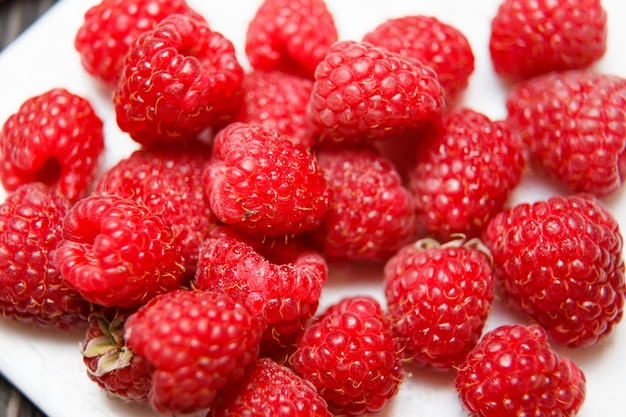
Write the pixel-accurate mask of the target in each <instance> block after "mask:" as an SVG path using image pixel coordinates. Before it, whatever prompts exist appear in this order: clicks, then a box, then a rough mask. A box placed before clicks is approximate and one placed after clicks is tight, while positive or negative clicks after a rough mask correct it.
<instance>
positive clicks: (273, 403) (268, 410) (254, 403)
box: [206, 358, 332, 417]
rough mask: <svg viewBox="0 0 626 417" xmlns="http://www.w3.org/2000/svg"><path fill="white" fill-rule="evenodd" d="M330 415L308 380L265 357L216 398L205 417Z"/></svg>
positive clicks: (321, 416)
mask: <svg viewBox="0 0 626 417" xmlns="http://www.w3.org/2000/svg"><path fill="white" fill-rule="evenodd" d="M226 416H242V417H243V416H246V417H331V416H332V415H331V414H330V412H329V411H328V406H327V405H326V401H324V399H323V398H322V397H321V396H320V395H319V394H318V393H317V390H316V389H315V387H314V386H313V384H311V383H310V382H309V381H305V380H304V379H302V378H301V377H300V376H298V375H297V374H295V373H294V372H293V370H291V369H290V368H288V367H287V366H284V365H279V364H277V363H276V362H274V361H272V360H271V359H268V358H261V359H259V360H257V361H256V363H254V364H253V365H252V366H251V367H250V369H249V370H248V371H247V372H246V375H245V376H244V377H243V379H242V380H241V381H239V384H238V385H237V387H236V388H235V389H233V390H230V391H228V392H225V393H224V395H223V396H221V397H218V399H217V401H216V402H215V404H214V405H213V407H211V411H210V412H209V413H208V414H207V416H206V417H226Z"/></svg>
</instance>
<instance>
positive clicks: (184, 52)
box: [114, 14, 244, 145]
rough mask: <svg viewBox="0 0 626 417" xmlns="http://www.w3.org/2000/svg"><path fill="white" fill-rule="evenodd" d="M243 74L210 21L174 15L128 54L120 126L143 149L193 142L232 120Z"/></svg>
mask: <svg viewBox="0 0 626 417" xmlns="http://www.w3.org/2000/svg"><path fill="white" fill-rule="evenodd" d="M243 76H244V72H243V68H242V67H241V65H240V64H239V62H238V61H237V56H236V53H235V48H234V46H233V44H232V42H230V40H228V39H226V38H225V37H224V36H223V35H222V34H220V33H219V32H214V31H212V30H211V29H210V28H209V26H208V24H207V23H206V21H203V20H199V19H195V18H193V17H190V16H187V15H180V14H178V15H170V16H169V17H167V18H165V19H163V20H162V21H161V22H159V23H158V24H157V25H156V26H155V27H154V29H153V30H149V31H147V32H144V33H142V34H141V35H140V36H139V37H138V38H137V39H136V40H135V42H134V43H133V45H132V46H131V48H130V50H129V52H128V54H127V55H126V60H125V66H124V71H123V73H122V76H121V78H120V82H119V84H118V86H117V89H116V90H115V94H114V103H115V113H116V117H117V123H118V124H119V126H120V128H121V129H122V130H123V131H125V132H128V134H129V135H130V136H131V138H132V139H134V140H135V141H137V142H139V143H140V144H142V145H149V144H151V143H153V142H159V143H162V142H180V141H185V140H188V139H190V138H194V137H196V136H197V135H198V134H199V133H200V132H201V131H203V130H205V129H207V128H209V127H212V126H215V125H217V124H222V123H224V120H225V119H228V118H229V117H231V116H232V115H231V113H232V112H233V111H234V107H235V102H236V100H235V99H234V96H235V95H236V94H235V93H236V91H237V90H238V89H239V87H240V86H241V82H242V80H243Z"/></svg>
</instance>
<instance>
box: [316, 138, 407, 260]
mask: <svg viewBox="0 0 626 417" xmlns="http://www.w3.org/2000/svg"><path fill="white" fill-rule="evenodd" d="M317 159H318V163H319V167H320V170H321V171H322V172H323V173H324V176H325V178H326V182H327V183H328V184H329V187H330V190H331V199H330V205H329V208H328V211H327V212H326V214H325V215H324V217H323V219H322V223H321V225H320V226H319V227H318V228H317V229H315V230H314V231H312V232H311V234H310V236H311V238H312V240H313V242H314V244H315V246H316V247H318V248H319V250H320V251H321V252H323V253H324V255H325V256H327V257H328V259H330V260H332V261H383V260H386V259H387V258H389V257H390V256H391V255H393V253H394V252H395V251H396V250H397V249H398V248H400V247H401V246H402V245H403V244H405V243H408V242H409V241H411V240H412V238H413V236H414V234H415V230H416V222H415V221H416V218H415V212H414V202H413V198H412V196H411V193H410V191H409V190H408V189H407V188H406V187H405V186H404V185H403V183H402V179H401V177H400V175H399V173H398V172H397V171H396V169H395V167H394V166H393V165H392V163H391V162H390V161H389V160H387V159H386V158H384V157H382V156H381V155H380V154H379V153H378V152H377V151H376V150H374V149H373V148H370V147H367V146H358V147H357V146H341V147H340V146H337V147H330V148H321V149H319V150H318V152H317Z"/></svg>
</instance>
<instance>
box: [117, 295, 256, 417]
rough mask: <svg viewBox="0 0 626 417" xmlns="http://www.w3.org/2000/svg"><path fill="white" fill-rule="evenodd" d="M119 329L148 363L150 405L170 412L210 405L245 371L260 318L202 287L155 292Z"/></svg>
mask: <svg viewBox="0 0 626 417" xmlns="http://www.w3.org/2000/svg"><path fill="white" fill-rule="evenodd" d="M124 328H125V333H124V337H125V339H126V342H127V344H128V346H129V347H130V348H131V349H133V350H134V351H135V352H137V354H139V355H142V356H143V357H144V358H146V360H147V361H148V362H149V363H150V364H151V366H152V367H153V368H152V369H153V372H152V388H151V390H150V394H149V404H150V405H151V406H152V407H153V408H154V409H155V410H157V411H159V412H170V413H192V412H195V411H199V410H202V409H205V408H208V407H210V406H211V405H212V404H213V402H214V401H215V398H216V396H217V395H218V393H219V392H220V391H221V390H224V389H226V388H227V387H228V386H229V385H231V384H234V383H236V382H237V381H238V380H240V379H241V378H242V377H243V376H244V375H245V372H246V371H245V369H246V367H247V366H248V365H250V364H251V363H253V362H254V361H255V360H256V358H257V354H258V351H259V342H260V338H261V328H260V325H259V321H258V320H257V319H256V317H255V316H254V315H252V314H250V313H249V312H248V310H246V308H245V307H243V306H242V305H241V304H238V303H236V302H235V301H234V300H233V299H232V298H231V297H229V296H227V295H225V294H218V293H213V292H211V291H201V290H191V291H186V290H174V291H171V292H168V293H166V294H161V295H158V296H156V297H155V298H153V299H152V300H150V301H149V302H148V303H147V304H146V305H144V306H142V307H141V308H140V309H139V310H138V311H137V312H136V313H134V314H132V315H131V316H130V317H129V318H128V319H127V320H126V323H125V326H124Z"/></svg>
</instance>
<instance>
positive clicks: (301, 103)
mask: <svg viewBox="0 0 626 417" xmlns="http://www.w3.org/2000/svg"><path fill="white" fill-rule="evenodd" d="M312 90H313V81H312V80H310V79H308V78H303V77H301V76H297V75H291V74H287V73H284V72H281V71H259V70H257V71H251V72H249V73H247V74H246V76H245V78H244V79H243V83H242V85H241V92H240V94H242V95H243V99H242V100H241V103H240V105H239V107H238V109H237V113H236V114H235V116H234V121H238V122H243V123H258V124H260V125H262V126H263V127H265V128H268V129H273V130H275V131H276V132H277V133H278V134H279V135H281V136H284V137H286V138H287V139H289V140H290V141H291V142H292V143H293V144H294V145H297V146H302V147H304V148H309V149H311V148H313V147H314V146H315V145H316V143H317V132H316V129H315V125H314V124H313V122H312V121H311V119H309V115H308V106H309V99H310V98H311V91H312Z"/></svg>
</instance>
